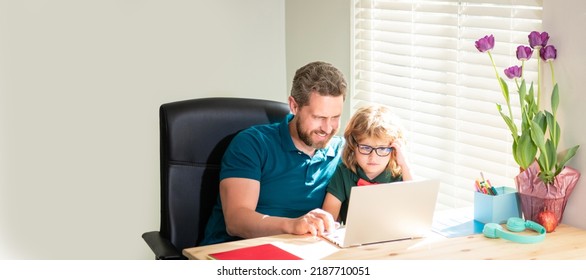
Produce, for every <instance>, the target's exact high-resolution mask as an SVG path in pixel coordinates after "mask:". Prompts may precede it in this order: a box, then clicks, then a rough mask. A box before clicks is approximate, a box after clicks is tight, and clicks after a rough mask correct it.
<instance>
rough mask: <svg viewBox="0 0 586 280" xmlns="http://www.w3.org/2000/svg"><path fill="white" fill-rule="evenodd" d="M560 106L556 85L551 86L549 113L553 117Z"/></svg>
mask: <svg viewBox="0 0 586 280" xmlns="http://www.w3.org/2000/svg"><path fill="white" fill-rule="evenodd" d="M559 105H560V94H559V90H558V84H557V83H556V84H555V85H554V86H553V91H552V92H551V111H552V112H553V114H554V115H555V114H556V112H557V111H558V106H559Z"/></svg>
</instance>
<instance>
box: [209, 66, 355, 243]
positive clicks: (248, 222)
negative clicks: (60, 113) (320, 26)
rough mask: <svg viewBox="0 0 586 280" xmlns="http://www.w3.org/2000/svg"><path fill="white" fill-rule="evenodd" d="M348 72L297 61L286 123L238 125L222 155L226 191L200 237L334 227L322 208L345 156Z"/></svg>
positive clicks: (317, 231) (213, 238)
mask: <svg viewBox="0 0 586 280" xmlns="http://www.w3.org/2000/svg"><path fill="white" fill-rule="evenodd" d="M346 87H347V84H346V81H345V79H344V76H343V74H342V73H341V72H340V71H339V70H338V69H336V68H335V67H334V66H332V65H331V64H329V63H325V62H312V63H309V64H307V65H305V66H303V67H302V68H300V69H298V70H297V72H296V73H295V77H294V78H293V87H292V89H291V96H290V97H289V107H290V110H291V113H292V114H289V115H288V116H287V117H286V118H285V119H284V120H283V122H281V123H275V124H270V125H259V126H253V127H251V128H249V129H246V130H244V131H242V132H241V133H239V134H238V135H237V136H236V137H235V138H234V139H233V140H232V142H231V143H230V146H229V147H228V149H227V151H226V153H225V154H224V157H223V159H222V167H221V171H220V199H221V201H220V200H219V201H218V203H216V206H215V207H214V209H213V211H212V215H211V217H210V220H209V222H208V225H207V228H206V233H205V237H204V240H203V241H202V244H201V245H206V244H214V243H220V242H226V241H232V240H237V239H240V238H253V237H260V236H267V235H274V234H282V233H291V234H306V233H310V234H312V235H314V236H316V235H322V234H323V233H324V232H326V231H330V230H333V229H334V220H333V218H332V216H331V214H329V213H327V212H325V211H323V210H321V209H319V207H321V205H322V202H323V199H324V196H325V188H326V186H327V184H328V182H329V180H330V178H331V176H332V174H333V173H334V171H335V169H336V166H337V164H338V162H339V160H340V155H341V151H342V146H343V143H344V142H343V141H344V140H343V138H342V137H339V136H335V134H336V133H337V132H338V129H339V126H340V117H341V115H342V109H343V104H344V100H345V97H346Z"/></svg>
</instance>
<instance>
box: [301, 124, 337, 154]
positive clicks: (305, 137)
mask: <svg viewBox="0 0 586 280" xmlns="http://www.w3.org/2000/svg"><path fill="white" fill-rule="evenodd" d="M296 129H297V134H298V135H299V139H301V141H303V143H304V144H305V145H307V146H309V147H312V148H314V149H323V148H325V147H326V146H327V145H328V142H330V139H332V137H333V136H334V133H335V131H332V133H330V134H329V136H328V138H327V139H325V140H324V141H320V142H313V140H312V139H311V134H312V133H313V132H314V131H309V132H306V131H305V130H303V127H301V122H297V123H296ZM319 132H322V131H319Z"/></svg>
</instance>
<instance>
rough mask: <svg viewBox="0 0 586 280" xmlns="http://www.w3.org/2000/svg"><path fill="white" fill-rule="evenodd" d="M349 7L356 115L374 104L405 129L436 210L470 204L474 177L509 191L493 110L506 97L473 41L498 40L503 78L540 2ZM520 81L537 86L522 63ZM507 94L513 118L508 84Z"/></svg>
mask: <svg viewBox="0 0 586 280" xmlns="http://www.w3.org/2000/svg"><path fill="white" fill-rule="evenodd" d="M353 4H354V7H353V15H354V18H353V23H352V26H353V46H354V48H353V55H352V56H353V62H352V65H353V70H352V71H353V73H352V81H353V82H352V85H353V91H352V96H351V101H350V102H351V107H352V113H353V112H354V111H355V110H356V109H357V108H359V107H362V106H364V105H368V104H372V103H377V104H383V105H385V106H388V107H390V108H392V109H393V111H394V113H395V114H396V115H397V116H398V117H399V118H400V119H401V120H402V123H403V125H404V127H405V128H406V131H407V135H408V138H407V140H408V149H407V151H408V153H409V160H410V162H411V164H412V168H413V169H414V171H415V173H416V176H417V177H421V178H431V179H439V180H440V181H441V188H440V194H439V196H438V208H439V209H446V208H459V207H470V206H472V202H473V197H474V180H475V179H476V178H478V177H480V172H483V174H484V175H485V177H486V178H487V179H490V181H491V183H492V184H493V185H496V186H499V185H506V186H510V187H514V177H515V176H516V175H517V174H518V173H519V167H518V165H517V164H516V163H515V161H514V159H513V156H512V148H511V144H512V137H511V135H510V132H509V130H508V128H507V126H506V125H505V123H504V121H503V120H502V118H501V117H500V115H499V113H498V111H497V108H496V105H495V104H496V103H499V104H503V106H504V99H503V96H502V93H501V91H500V87H499V85H498V82H497V80H496V77H495V73H494V70H493V68H492V64H491V62H490V59H489V57H488V55H487V54H486V53H480V52H478V50H476V48H475V47H474V42H475V41H476V40H478V39H479V38H481V37H483V36H485V35H490V34H493V35H494V37H495V48H494V49H493V51H492V54H493V58H494V60H495V63H496V65H497V69H498V71H499V73H500V75H501V76H502V77H503V78H505V79H506V77H505V76H504V74H503V72H502V71H503V70H504V69H505V68H508V67H510V66H512V65H520V63H519V62H518V61H517V59H516V56H515V52H516V47H517V46H518V45H528V39H527V36H528V35H529V33H530V32H531V31H533V30H537V31H542V30H541V16H542V1H540V0H539V1H538V0H495V1H474V0H472V1H450V0H445V1H441V0H438V1H418V0H404V1H401V0H395V1H393V0H386V1H382V0H380V1H377V0H355V1H354V3H353ZM531 67H533V68H531ZM524 76H525V77H526V78H527V80H528V81H534V80H536V79H534V77H536V76H537V74H536V66H532V63H526V64H525V69H524ZM509 89H510V91H511V100H512V102H513V104H512V106H513V112H514V114H516V116H519V111H520V109H519V103H518V95H517V94H516V90H515V89H516V87H515V85H514V84H513V83H512V82H511V83H510V84H509ZM504 107H506V106H504ZM516 121H517V122H518V121H519V120H516Z"/></svg>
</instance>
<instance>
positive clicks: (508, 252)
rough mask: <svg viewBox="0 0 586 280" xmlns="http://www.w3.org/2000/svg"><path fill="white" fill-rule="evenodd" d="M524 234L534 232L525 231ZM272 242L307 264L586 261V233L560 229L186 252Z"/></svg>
mask: <svg viewBox="0 0 586 280" xmlns="http://www.w3.org/2000/svg"><path fill="white" fill-rule="evenodd" d="M525 234H529V235H531V234H534V232H531V231H527V232H526V233H525ZM265 243H272V244H274V245H276V246H278V247H280V248H282V249H285V250H286V251H289V252H291V253H293V254H295V255H297V256H299V257H301V258H303V259H306V260H317V259H330V260H343V259H346V260H359V259H364V260H367V259H375V260H384V259H399V260H413V259H417V260H422V259H426V260H433V259H447V260H465V259H472V260H482V259H504V260H515V259H521V260H531V259H549V260H552V259H553V260H556V259H557V260H567V259H582V260H586V230H582V229H578V228H575V227H571V226H568V225H564V224H561V225H559V226H558V227H557V228H556V230H555V231H554V232H551V233H548V234H547V235H546V238H545V240H544V241H543V242H539V243H534V244H519V243H514V242H511V241H508V240H504V239H489V238H486V237H484V236H483V235H482V234H474V235H470V236H463V237H455V238H446V237H444V236H442V235H439V234H435V233H432V234H430V235H429V236H427V237H425V238H421V239H410V240H401V241H393V242H383V243H377V244H371V245H364V246H359V247H353V248H346V249H341V248H339V247H337V246H335V245H333V244H331V243H330V242H328V241H325V240H324V239H321V238H315V237H311V236H308V235H289V234H283V235H276V236H269V237H261V238H253V239H246V240H240V241H234V242H227V243H221V244H214V245H208V246H201V247H193V248H187V249H185V250H183V254H184V255H185V256H186V257H188V258H189V259H200V260H204V259H208V255H209V254H211V253H216V252H222V251H227V250H232V249H237V248H243V247H248V246H254V245H260V244H265Z"/></svg>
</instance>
